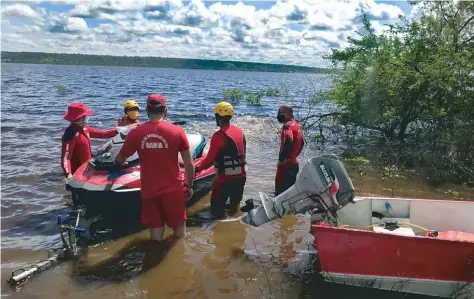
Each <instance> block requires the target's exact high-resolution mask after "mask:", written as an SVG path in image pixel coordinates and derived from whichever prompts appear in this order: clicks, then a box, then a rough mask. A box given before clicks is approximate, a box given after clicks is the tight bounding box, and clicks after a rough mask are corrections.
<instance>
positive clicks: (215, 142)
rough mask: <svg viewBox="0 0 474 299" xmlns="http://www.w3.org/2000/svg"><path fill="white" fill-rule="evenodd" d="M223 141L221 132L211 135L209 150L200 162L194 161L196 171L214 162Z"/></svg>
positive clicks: (222, 145)
mask: <svg viewBox="0 0 474 299" xmlns="http://www.w3.org/2000/svg"><path fill="white" fill-rule="evenodd" d="M224 143H225V141H224V138H222V136H221V134H218V133H215V134H214V135H212V138H211V145H210V146H209V152H208V153H207V156H206V158H204V160H201V162H200V163H199V162H198V163H196V165H195V167H196V173H198V172H200V171H202V170H203V169H206V168H208V167H210V166H211V165H212V164H213V163H214V161H216V159H217V155H218V154H219V152H220V151H221V149H222V148H223V147H224Z"/></svg>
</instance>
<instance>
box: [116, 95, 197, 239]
mask: <svg viewBox="0 0 474 299" xmlns="http://www.w3.org/2000/svg"><path fill="white" fill-rule="evenodd" d="M167 111H168V110H167V107H166V99H165V97H163V96H162V95H160V94H151V95H149V96H148V99H147V106H146V112H147V114H148V118H149V121H147V122H145V123H143V124H141V125H139V126H138V127H136V128H135V129H133V130H131V131H130V132H129V133H128V135H127V137H126V138H125V142H124V144H123V146H122V148H121V150H120V152H119V153H118V154H117V156H116V158H115V164H116V165H118V166H119V167H122V166H123V165H125V164H126V159H127V158H128V157H130V156H131V155H132V154H133V153H135V152H137V153H138V157H139V159H140V180H141V197H142V211H141V222H142V223H143V224H144V225H146V226H148V227H149V228H150V239H151V240H156V241H162V240H163V234H164V226H165V224H167V225H168V226H169V227H171V228H172V229H173V231H174V235H175V237H178V238H182V237H184V236H185V235H186V218H187V217H186V206H185V202H186V200H187V199H189V198H190V197H191V196H192V195H193V191H192V186H193V181H194V165H193V162H192V157H191V151H190V146H189V142H188V138H187V136H186V133H185V132H184V130H183V128H181V127H180V126H177V125H173V124H171V123H169V122H167V121H166V120H165V118H166V114H167ZM178 154H181V157H182V158H183V162H184V168H185V170H186V175H187V182H186V183H185V184H184V186H183V181H182V180H181V177H180V171H179V162H178Z"/></svg>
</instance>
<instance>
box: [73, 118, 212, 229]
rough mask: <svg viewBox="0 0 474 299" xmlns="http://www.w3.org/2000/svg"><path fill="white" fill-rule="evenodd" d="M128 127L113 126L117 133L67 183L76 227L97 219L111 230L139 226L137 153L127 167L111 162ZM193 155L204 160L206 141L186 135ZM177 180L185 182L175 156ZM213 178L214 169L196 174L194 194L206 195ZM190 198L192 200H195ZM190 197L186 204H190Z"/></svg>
mask: <svg viewBox="0 0 474 299" xmlns="http://www.w3.org/2000/svg"><path fill="white" fill-rule="evenodd" d="M131 129H132V128H131V127H117V130H118V131H119V134H117V135H116V136H115V137H114V138H112V139H110V140H109V141H107V142H106V143H105V144H103V145H102V146H101V147H99V148H98V149H97V151H96V153H95V154H94V155H93V157H92V159H91V160H90V161H88V162H86V163H84V164H83V165H82V166H81V167H80V168H79V169H78V170H77V171H76V172H75V173H74V176H73V177H72V178H71V179H70V180H68V182H67V184H66V188H67V190H69V191H71V193H72V201H73V205H74V206H75V207H78V208H81V209H82V211H83V213H82V214H83V215H82V217H81V220H80V226H81V227H84V228H89V227H90V226H91V224H92V223H95V222H97V221H98V220H101V223H107V225H106V227H107V228H108V229H112V228H113V227H114V226H116V225H123V224H124V223H127V224H128V223H139V222H140V209H141V196H140V164H139V160H138V154H137V153H135V154H133V155H132V156H131V157H129V158H128V159H127V162H128V165H129V166H128V167H127V168H124V169H117V168H116V166H115V164H114V160H115V156H116V155H117V154H118V152H119V151H120V148H121V147H122V145H123V143H124V141H125V137H126V136H127V134H128V132H129V131H130V130H131ZM187 137H188V141H189V143H190V146H191V152H192V154H193V162H194V163H196V162H198V161H200V160H201V159H204V158H205V156H206V154H207V151H206V150H205V149H204V148H205V146H206V139H205V138H204V137H203V136H202V135H200V134H187ZM178 159H179V163H180V166H181V167H180V172H181V178H182V179H183V180H184V179H185V169H184V167H182V159H181V155H179V156H178ZM214 177H215V171H214V166H211V167H209V168H207V169H205V170H203V171H201V172H198V173H196V175H195V180H194V190H193V191H194V193H195V196H199V195H200V194H202V193H204V192H208V191H209V190H210V188H211V186H212V182H213V180H214ZM195 196H193V198H194V197H195ZM193 198H192V199H190V200H189V201H188V205H190V204H192V203H193V202H194V201H193Z"/></svg>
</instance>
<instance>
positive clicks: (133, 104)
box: [115, 100, 140, 127]
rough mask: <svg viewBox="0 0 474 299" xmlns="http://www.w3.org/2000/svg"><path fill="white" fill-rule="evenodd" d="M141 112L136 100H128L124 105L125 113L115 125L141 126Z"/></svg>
mask: <svg viewBox="0 0 474 299" xmlns="http://www.w3.org/2000/svg"><path fill="white" fill-rule="evenodd" d="M139 111H140V107H139V106H138V103H137V101H134V100H126V101H125V103H124V104H123V112H124V113H125V115H124V116H122V117H121V118H120V119H119V120H118V121H117V123H116V124H115V126H116V127H118V126H133V125H139V124H140V121H139V120H138V113H139Z"/></svg>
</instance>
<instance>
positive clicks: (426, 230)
mask: <svg viewBox="0 0 474 299" xmlns="http://www.w3.org/2000/svg"><path fill="white" fill-rule="evenodd" d="M338 220H339V223H340V224H341V225H339V227H340V228H344V227H351V226H350V225H349V224H342V221H341V220H340V219H339V218H338ZM398 223H400V224H405V225H408V226H412V227H416V228H419V229H421V230H423V231H425V232H430V231H431V230H429V229H427V228H425V227H423V226H419V225H416V224H412V223H408V222H404V221H401V222H398ZM374 225H375V224H372V225H368V226H352V228H355V229H365V228H372V227H374Z"/></svg>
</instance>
